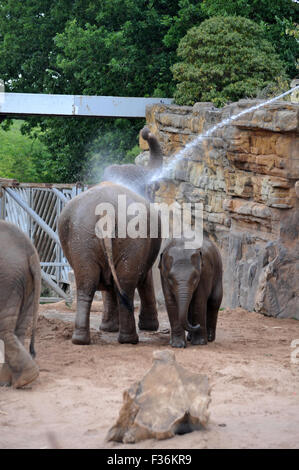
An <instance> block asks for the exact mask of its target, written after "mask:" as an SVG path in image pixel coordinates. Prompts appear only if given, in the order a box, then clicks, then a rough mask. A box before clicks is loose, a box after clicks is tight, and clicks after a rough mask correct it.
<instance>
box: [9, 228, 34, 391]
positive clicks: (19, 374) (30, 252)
mask: <svg viewBox="0 0 299 470" xmlns="http://www.w3.org/2000/svg"><path fill="white" fill-rule="evenodd" d="M40 286H41V271H40V263H39V257H38V254H37V252H36V250H35V248H34V246H33V245H32V243H31V241H30V240H29V238H28V237H27V236H26V235H25V234H24V233H23V232H21V231H20V230H19V229H18V228H17V227H16V226H14V225H12V224H10V223H8V222H4V221H0V340H2V341H3V343H4V348H5V363H4V365H3V366H2V369H0V385H13V387H15V388H19V387H22V386H24V385H27V384H29V383H30V382H32V381H33V380H35V379H36V378H37V377H38V375H39V368H38V366H37V364H36V362H35V361H34V360H33V357H35V351H34V336H35V329H36V323H37V317H38V308H39V299H40ZM30 323H31V325H30ZM29 326H30V328H31V343H30V354H29V352H28V351H27V350H26V349H25V347H24V340H25V335H26V333H27V330H28V328H29Z"/></svg>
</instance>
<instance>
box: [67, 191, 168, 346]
mask: <svg viewBox="0 0 299 470" xmlns="http://www.w3.org/2000/svg"><path fill="white" fill-rule="evenodd" d="M119 196H122V197H123V196H125V206H124V207H122V209H121V210H120V213H121V215H122V216H123V215H124V213H125V212H126V211H127V210H128V206H129V205H130V204H132V203H139V204H142V205H143V207H144V208H145V215H144V217H143V218H144V219H145V220H143V221H144V222H145V223H146V233H145V237H144V238H130V237H129V236H128V235H127V234H124V237H123V238H121V237H119V236H118V228H119V224H120V214H119V206H118V204H119ZM101 203H104V204H106V203H109V204H110V205H112V207H113V210H114V213H115V219H116V224H115V227H116V228H115V237H114V238H113V237H109V236H106V237H100V236H99V233H98V232H97V234H96V227H98V225H99V224H98V222H99V220H100V218H99V215H96V214H99V212H98V209H97V207H99V204H101ZM132 218H133V217H132V216H128V217H127V221H128V222H129V221H130V220H132ZM58 231H59V237H60V240H61V245H62V248H63V250H64V253H65V256H66V257H67V259H68V261H69V263H70V265H71V266H72V268H73V270H74V274H75V278H76V285H77V314H76V321H75V330H74V333H73V337H72V341H73V343H74V344H89V343H90V332H89V316H90V307H91V303H92V300H93V297H94V293H95V291H96V290H101V291H104V292H103V301H104V316H103V319H102V324H101V327H100V328H101V329H102V330H105V331H118V330H119V337H118V341H119V342H120V343H133V344H136V343H137V342H138V335H137V332H136V326H135V318H134V305H133V300H134V293H135V289H136V288H137V289H138V292H139V295H140V300H141V310H140V314H139V328H140V329H144V330H152V331H155V330H157V329H158V327H159V323H158V315H157V309H156V301H155V294H154V289H153V280H152V272H151V268H152V265H153V263H154V261H155V259H156V257H157V255H158V252H159V249H160V245H161V238H160V237H157V238H150V237H149V233H150V232H149V231H150V210H149V202H148V201H147V200H146V199H144V198H143V197H141V196H139V195H138V194H136V193H134V192H132V191H131V190H129V189H128V188H125V187H123V186H121V185H118V184H115V183H111V182H104V183H101V184H99V185H97V186H94V187H93V188H91V189H89V190H88V191H86V192H83V193H81V194H80V195H78V196H77V197H75V198H74V199H72V200H71V201H70V202H69V203H68V204H67V205H66V207H65V208H64V210H63V212H62V213H61V216H60V218H59V224H58Z"/></svg>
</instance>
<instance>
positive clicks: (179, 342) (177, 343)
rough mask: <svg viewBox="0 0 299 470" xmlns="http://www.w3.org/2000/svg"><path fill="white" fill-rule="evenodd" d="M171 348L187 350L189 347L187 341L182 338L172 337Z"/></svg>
mask: <svg viewBox="0 0 299 470" xmlns="http://www.w3.org/2000/svg"><path fill="white" fill-rule="evenodd" d="M170 346H172V347H173V348H185V347H186V346H187V343H186V339H185V338H182V337H172V338H171V340H170Z"/></svg>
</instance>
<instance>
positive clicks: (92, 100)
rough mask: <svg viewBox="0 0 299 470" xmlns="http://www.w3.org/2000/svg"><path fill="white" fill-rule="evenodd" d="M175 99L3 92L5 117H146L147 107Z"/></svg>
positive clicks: (1, 100)
mask: <svg viewBox="0 0 299 470" xmlns="http://www.w3.org/2000/svg"><path fill="white" fill-rule="evenodd" d="M172 102H173V100H172V99H171V98H131V97H129V98H128V97H120V96H80V95H46V94H35V93H1V96H0V119H1V116H2V117H4V116H18V115H20V116H27V115H39V116H73V117H74V116H89V117H112V118H117V117H125V118H144V117H145V113H146V106H148V105H153V104H159V103H160V104H171V103H172Z"/></svg>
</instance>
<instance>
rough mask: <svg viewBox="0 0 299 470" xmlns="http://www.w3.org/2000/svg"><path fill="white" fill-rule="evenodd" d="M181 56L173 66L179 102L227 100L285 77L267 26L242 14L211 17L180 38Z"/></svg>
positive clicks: (246, 94)
mask: <svg viewBox="0 0 299 470" xmlns="http://www.w3.org/2000/svg"><path fill="white" fill-rule="evenodd" d="M178 55H179V57H180V58H181V59H182V61H181V62H179V63H177V64H175V65H174V66H173V67H172V70H173V74H174V78H175V79H176V80H177V82H178V85H177V90H176V92H175V99H176V102H177V103H178V104H194V103H195V102H196V101H212V102H214V103H215V104H216V105H218V106H219V105H223V104H224V103H226V102H228V101H235V100H238V99H239V98H243V97H252V96H255V95H256V92H257V90H259V89H262V88H264V87H266V86H267V85H269V84H271V83H273V82H275V80H276V77H285V76H286V75H285V69H284V66H283V63H282V61H281V60H280V59H279V57H278V56H277V54H276V53H275V50H274V47H273V46H272V44H271V43H270V42H269V41H268V40H267V39H265V34H264V30H263V28H262V27H261V26H259V25H257V24H256V23H254V22H253V21H251V20H248V19H246V18H243V17H235V16H227V17H213V18H210V19H208V20H205V21H204V22H203V23H201V25H200V26H199V27H194V28H191V29H190V30H189V31H188V33H187V34H186V36H185V37H184V38H183V39H182V40H181V41H180V44H179V48H178Z"/></svg>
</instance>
